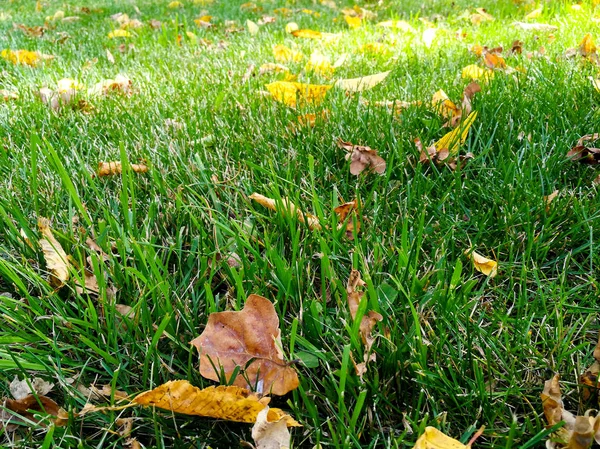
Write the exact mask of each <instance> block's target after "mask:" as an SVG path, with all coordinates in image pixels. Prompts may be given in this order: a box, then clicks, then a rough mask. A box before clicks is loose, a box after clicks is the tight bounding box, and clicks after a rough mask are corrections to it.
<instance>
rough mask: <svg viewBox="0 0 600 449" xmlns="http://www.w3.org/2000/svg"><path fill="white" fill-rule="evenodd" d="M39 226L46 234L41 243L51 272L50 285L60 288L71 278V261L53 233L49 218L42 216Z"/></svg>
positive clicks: (42, 232) (43, 233)
mask: <svg viewBox="0 0 600 449" xmlns="http://www.w3.org/2000/svg"><path fill="white" fill-rule="evenodd" d="M38 228H39V230H40V232H41V234H42V235H43V236H44V238H42V239H40V240H39V244H40V247H41V248H42V252H43V254H44V259H45V261H46V267H47V268H48V271H49V272H50V274H51V276H50V285H52V286H53V287H56V288H60V287H62V286H63V285H64V284H65V282H67V281H68V280H69V266H70V263H69V260H68V256H67V253H66V252H65V250H64V249H63V247H62V246H61V244H60V243H59V242H58V240H56V238H55V237H54V234H52V230H51V229H50V222H49V220H48V219H47V218H43V217H40V218H39V219H38Z"/></svg>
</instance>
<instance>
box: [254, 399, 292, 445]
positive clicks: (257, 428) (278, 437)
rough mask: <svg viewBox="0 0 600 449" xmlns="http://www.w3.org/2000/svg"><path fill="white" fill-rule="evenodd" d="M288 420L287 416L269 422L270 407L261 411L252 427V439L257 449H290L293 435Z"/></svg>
mask: <svg viewBox="0 0 600 449" xmlns="http://www.w3.org/2000/svg"><path fill="white" fill-rule="evenodd" d="M287 419H289V416H287V415H285V416H282V417H280V418H279V419H277V420H274V421H272V420H269V407H268V406H267V407H265V408H264V409H263V410H261V411H260V412H259V413H258V416H257V417H256V423H254V426H253V427H252V439H253V440H254V442H255V443H256V449H289V447H290V445H291V435H290V431H289V430H288V425H287Z"/></svg>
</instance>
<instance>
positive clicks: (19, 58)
mask: <svg viewBox="0 0 600 449" xmlns="http://www.w3.org/2000/svg"><path fill="white" fill-rule="evenodd" d="M0 57H2V58H4V59H6V60H7V61H9V62H11V63H13V64H15V65H18V64H22V65H28V66H31V67H37V66H38V65H39V64H40V63H42V62H46V61H50V60H52V59H54V56H52V55H46V54H44V53H40V52H39V51H29V50H8V49H6V50H2V51H1V52H0Z"/></svg>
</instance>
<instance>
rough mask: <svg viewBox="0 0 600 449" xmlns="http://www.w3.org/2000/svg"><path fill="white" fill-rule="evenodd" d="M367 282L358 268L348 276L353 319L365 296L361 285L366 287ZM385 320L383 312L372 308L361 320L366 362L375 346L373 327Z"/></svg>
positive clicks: (361, 334)
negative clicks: (360, 289)
mask: <svg viewBox="0 0 600 449" xmlns="http://www.w3.org/2000/svg"><path fill="white" fill-rule="evenodd" d="M365 285H366V283H365V282H364V281H363V280H362V279H361V277H360V272H359V271H358V270H354V269H353V270H352V271H351V272H350V276H349V277H348V282H347V284H346V293H347V295H348V309H349V310H350V316H351V317H352V319H353V320H354V319H356V312H357V311H358V307H359V306H360V301H361V299H362V297H363V296H364V294H365V293H364V292H362V291H359V290H358V288H359V287H364V286H365ZM382 320H383V316H381V314H379V313H377V312H375V311H373V310H370V311H368V312H366V313H365V315H364V316H363V317H362V319H361V322H360V328H359V329H360V330H359V332H360V336H361V339H362V342H363V343H364V345H365V362H367V361H368V360H369V352H370V350H371V347H372V346H373V342H374V341H375V340H374V338H373V336H372V335H371V334H372V332H373V329H374V328H375V326H376V325H377V323H378V322H379V321H382Z"/></svg>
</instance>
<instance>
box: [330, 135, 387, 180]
mask: <svg viewBox="0 0 600 449" xmlns="http://www.w3.org/2000/svg"><path fill="white" fill-rule="evenodd" d="M337 145H338V147H340V148H342V149H344V150H346V151H348V154H346V160H348V159H350V173H352V174H353V175H356V176H358V175H360V174H361V173H362V172H363V171H364V170H365V169H367V168H368V169H369V171H371V170H372V171H375V172H376V173H379V174H382V173H383V172H385V167H386V163H385V159H383V158H382V157H381V156H379V155H378V154H377V150H372V149H371V148H370V147H365V146H361V145H354V144H353V143H351V142H345V141H343V140H342V139H338V141H337Z"/></svg>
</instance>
